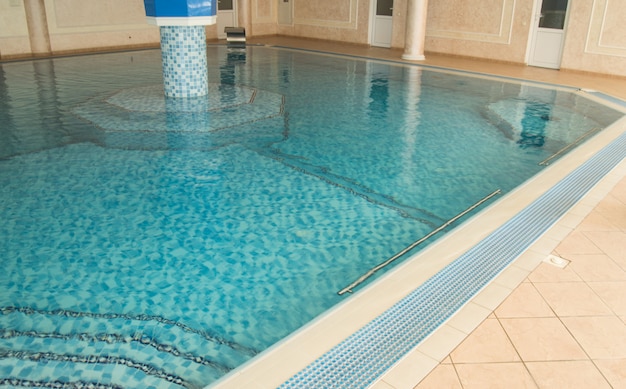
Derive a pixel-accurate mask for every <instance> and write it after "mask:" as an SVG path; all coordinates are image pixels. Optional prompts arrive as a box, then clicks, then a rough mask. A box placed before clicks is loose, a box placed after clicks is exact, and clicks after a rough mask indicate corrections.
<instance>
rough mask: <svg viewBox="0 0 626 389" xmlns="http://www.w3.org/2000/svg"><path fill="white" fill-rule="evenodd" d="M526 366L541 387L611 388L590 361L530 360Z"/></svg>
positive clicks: (572, 388)
mask: <svg viewBox="0 0 626 389" xmlns="http://www.w3.org/2000/svg"><path fill="white" fill-rule="evenodd" d="M526 366H527V367H528V370H529V371H530V374H531V375H532V376H533V378H534V379H535V381H536V382H537V385H538V386H539V388H541V389H553V388H568V389H577V388H579V389H588V388H594V389H603V388H606V389H611V386H610V385H609V383H608V382H607V380H606V379H605V378H604V377H603V376H602V374H601V373H600V371H598V369H597V368H596V366H594V364H593V363H592V362H591V361H559V362H530V363H527V364H526Z"/></svg>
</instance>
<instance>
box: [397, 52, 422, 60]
mask: <svg viewBox="0 0 626 389" xmlns="http://www.w3.org/2000/svg"><path fill="white" fill-rule="evenodd" d="M402 59H406V60H407V61H423V60H425V59H426V56H425V55H423V54H422V55H413V54H406V53H405V54H402Z"/></svg>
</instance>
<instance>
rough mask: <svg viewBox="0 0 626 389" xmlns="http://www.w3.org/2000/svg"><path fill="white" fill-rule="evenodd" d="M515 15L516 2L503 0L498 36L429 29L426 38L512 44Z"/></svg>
mask: <svg viewBox="0 0 626 389" xmlns="http://www.w3.org/2000/svg"><path fill="white" fill-rule="evenodd" d="M514 15H515V0H502V14H501V15H500V26H499V29H498V32H497V33H496V34H493V33H492V34H489V33H480V32H468V31H458V30H444V29H434V28H433V29H429V28H427V30H426V36H427V37H428V38H446V39H457V40H466V41H476V42H485V43H501V44H510V43H511V37H512V35H513V17H514Z"/></svg>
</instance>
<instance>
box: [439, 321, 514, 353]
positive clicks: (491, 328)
mask: <svg viewBox="0 0 626 389" xmlns="http://www.w3.org/2000/svg"><path fill="white" fill-rule="evenodd" d="M450 358H451V359H452V362H453V363H455V364H456V363H482V362H516V361H520V358H519V356H518V355H517V352H516V351H515V348H514V347H513V345H512V344H511V342H510V341H509V339H508V337H507V335H506V333H505V332H504V330H503V329H502V326H501V325H500V323H499V322H498V320H496V319H487V320H485V321H484V322H483V323H482V324H481V325H480V326H478V328H476V330H474V332H472V333H471V334H470V335H469V336H468V337H467V338H466V339H465V340H464V341H463V342H462V343H461V344H460V345H459V346H458V347H457V348H456V349H455V350H454V351H453V352H452V353H450Z"/></svg>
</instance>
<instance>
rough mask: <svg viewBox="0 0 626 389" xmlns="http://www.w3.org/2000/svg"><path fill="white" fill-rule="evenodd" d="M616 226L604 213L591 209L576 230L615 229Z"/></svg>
mask: <svg viewBox="0 0 626 389" xmlns="http://www.w3.org/2000/svg"><path fill="white" fill-rule="evenodd" d="M616 229H617V226H615V225H614V224H613V223H611V222H610V221H609V219H607V218H606V217H604V215H602V214H601V213H599V212H597V211H592V212H591V213H590V214H589V215H588V216H587V217H586V218H585V219H584V220H583V221H582V222H581V223H580V225H579V226H578V227H576V230H577V231H581V232H585V231H615V230H616Z"/></svg>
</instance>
